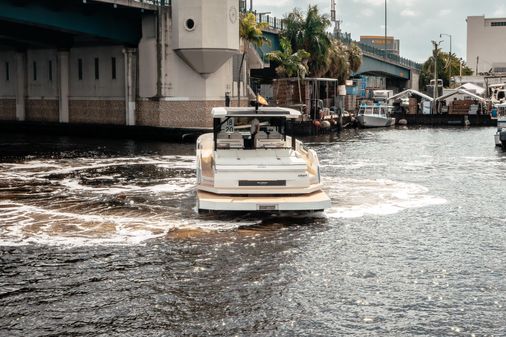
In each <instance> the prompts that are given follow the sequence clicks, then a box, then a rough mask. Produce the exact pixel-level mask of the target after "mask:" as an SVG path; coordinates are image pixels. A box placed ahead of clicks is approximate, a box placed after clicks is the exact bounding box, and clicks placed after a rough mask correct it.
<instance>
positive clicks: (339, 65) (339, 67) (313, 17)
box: [282, 5, 362, 84]
mask: <svg viewBox="0 0 506 337" xmlns="http://www.w3.org/2000/svg"><path fill="white" fill-rule="evenodd" d="M284 23H285V30H284V31H283V33H282V36H283V37H284V38H285V39H286V40H287V41H288V42H289V43H290V46H291V49H292V50H304V51H307V52H308V53H309V54H310V57H309V60H308V66H309V74H310V75H311V76H313V77H323V76H325V77H331V78H337V79H338V80H339V82H340V83H341V84H342V83H344V81H345V80H346V79H348V78H349V76H350V74H351V72H356V71H357V70H358V69H359V68H360V65H361V63H362V51H361V50H360V48H359V47H358V46H357V45H356V44H351V45H347V44H344V43H342V42H341V41H339V40H337V39H335V38H334V37H332V36H331V35H330V34H329V33H328V32H327V30H328V28H329V27H330V24H331V22H330V20H329V19H328V17H327V16H326V15H321V14H320V13H319V10H318V7H317V6H311V5H310V6H309V8H308V11H307V13H306V14H304V13H303V12H302V11H301V10H299V9H294V10H293V11H292V12H291V13H289V14H288V15H287V16H286V17H285V21H284Z"/></svg>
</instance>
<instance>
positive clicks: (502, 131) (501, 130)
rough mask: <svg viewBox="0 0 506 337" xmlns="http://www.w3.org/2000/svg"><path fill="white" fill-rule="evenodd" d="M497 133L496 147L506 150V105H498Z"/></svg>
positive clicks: (495, 136)
mask: <svg viewBox="0 0 506 337" xmlns="http://www.w3.org/2000/svg"><path fill="white" fill-rule="evenodd" d="M495 107H496V109H497V132H496V133H495V135H494V138H495V145H496V146H502V148H503V149H505V150H506V103H502V104H497V105H496V106H495Z"/></svg>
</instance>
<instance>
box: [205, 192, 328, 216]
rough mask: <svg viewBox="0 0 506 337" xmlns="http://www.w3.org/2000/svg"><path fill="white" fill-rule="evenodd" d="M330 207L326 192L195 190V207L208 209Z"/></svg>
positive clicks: (287, 209) (300, 209) (294, 209)
mask: <svg viewBox="0 0 506 337" xmlns="http://www.w3.org/2000/svg"><path fill="white" fill-rule="evenodd" d="M330 207H331V202H330V199H329V197H328V196H327V194H326V193H325V192H323V191H317V192H313V193H309V194H297V195H269V196H263V195H259V196H251V195H248V196H240V195H224V194H215V193H210V192H205V191H200V190H199V191H197V208H198V210H199V211H201V210H209V211H246V212H247V211H322V210H324V209H326V208H330Z"/></svg>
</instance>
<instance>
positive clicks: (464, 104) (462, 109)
mask: <svg viewBox="0 0 506 337" xmlns="http://www.w3.org/2000/svg"><path fill="white" fill-rule="evenodd" d="M472 104H473V101H472V100H460V101H453V102H451V103H450V108H449V109H448V113H449V114H450V115H467V114H468V113H469V107H470V106H471V105H472Z"/></svg>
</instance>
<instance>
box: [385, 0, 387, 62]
mask: <svg viewBox="0 0 506 337" xmlns="http://www.w3.org/2000/svg"><path fill="white" fill-rule="evenodd" d="M385 58H387V0H385Z"/></svg>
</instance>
